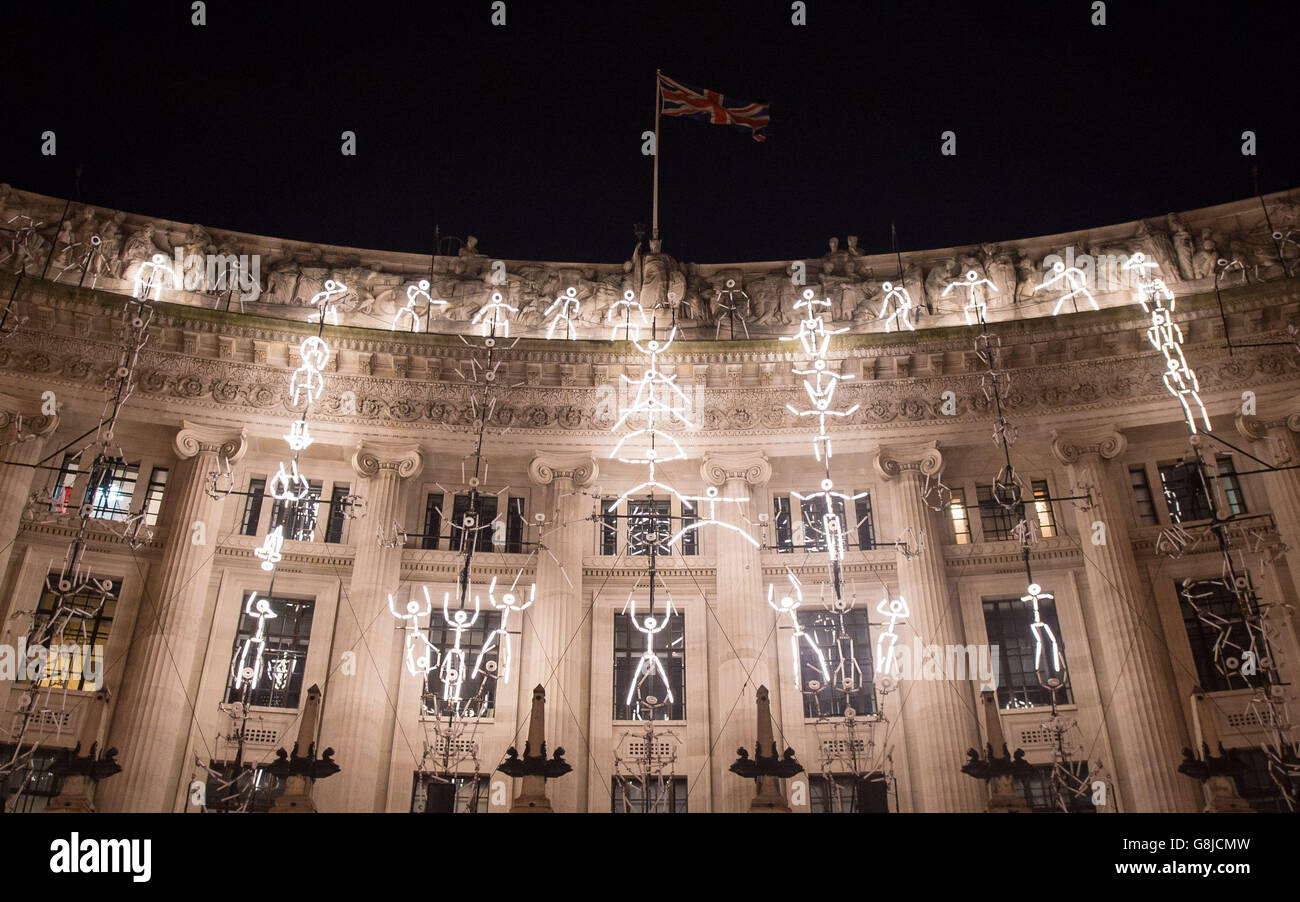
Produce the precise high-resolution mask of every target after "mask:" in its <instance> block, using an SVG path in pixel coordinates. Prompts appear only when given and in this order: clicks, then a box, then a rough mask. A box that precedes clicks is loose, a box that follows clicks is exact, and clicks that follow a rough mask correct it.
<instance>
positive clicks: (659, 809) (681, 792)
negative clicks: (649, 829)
mask: <svg viewBox="0 0 1300 902" xmlns="http://www.w3.org/2000/svg"><path fill="white" fill-rule="evenodd" d="M643 783H644V785H643ZM609 810H610V812H611V813H613V814H686V813H687V812H686V778H685V777H669V776H664V777H658V776H649V777H644V778H643V777H622V778H620V777H614V778H613V779H612V780H611V781H610V809H609Z"/></svg>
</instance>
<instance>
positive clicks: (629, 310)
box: [605, 288, 646, 342]
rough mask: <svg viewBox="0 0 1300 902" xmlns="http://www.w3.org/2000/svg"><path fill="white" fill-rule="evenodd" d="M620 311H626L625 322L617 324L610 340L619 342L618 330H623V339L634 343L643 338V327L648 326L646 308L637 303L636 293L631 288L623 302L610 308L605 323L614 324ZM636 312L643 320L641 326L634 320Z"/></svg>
mask: <svg viewBox="0 0 1300 902" xmlns="http://www.w3.org/2000/svg"><path fill="white" fill-rule="evenodd" d="M620 309H622V310H623V311H624V313H623V322H621V323H617V322H615V324H614V328H613V329H612V330H611V331H610V333H609V340H610V341H618V330H619V329H622V330H623V337H624V338H625V339H627V340H628V341H633V342H634V341H636V340H637V339H638V338H640V337H641V326H644V325H646V318H645V308H643V307H642V306H641V304H640V302H638V301H637V299H636V292H635V291H633V290H632V289H630V288H629V289H628V290H627V291H625V292H623V298H622V300H618V301H615V302H614V303H613V305H612V306H611V307H610V308H609V313H607V314H605V321H606V322H614V321H615V320H616V319H617V318H618V311H619V310H620ZM634 312H635V313H636V315H637V316H638V317H639V318H640V320H641V322H640V323H639V324H638V323H636V322H634V321H633V320H632V314H633V313H634Z"/></svg>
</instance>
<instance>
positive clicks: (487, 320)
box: [470, 291, 519, 338]
mask: <svg viewBox="0 0 1300 902" xmlns="http://www.w3.org/2000/svg"><path fill="white" fill-rule="evenodd" d="M503 310H505V311H508V312H510V313H518V312H519V308H517V307H511V306H510V305H509V304H507V303H506V302H505V298H504V297H503V296H502V294H501V292H499V291H494V292H492V299H491V301H489V302H488V303H486V304H484V305H483V306H482V307H480V308H479V311H478V313H475V314H474V318H473V319H472V320H470V322H471V323H472V324H474V325H476V326H477V325H478V324H479V322H480V321H481V322H482V323H483V335H484V336H485V337H490V336H492V335H493V334H494V333H495V332H496V327H497V324H498V323H500V325H501V337H502V338H509V337H510V319H509V318H508V317H506V316H504V315H503V316H498V314H499V313H500V312H501V311H503ZM489 311H490V312H491V314H492V315H491V316H487V315H486V314H487V313H488V312H489Z"/></svg>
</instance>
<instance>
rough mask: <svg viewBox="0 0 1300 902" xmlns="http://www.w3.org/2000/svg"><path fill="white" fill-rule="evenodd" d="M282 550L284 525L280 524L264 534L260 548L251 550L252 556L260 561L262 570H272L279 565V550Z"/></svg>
mask: <svg viewBox="0 0 1300 902" xmlns="http://www.w3.org/2000/svg"><path fill="white" fill-rule="evenodd" d="M283 548H284V525H283V524H281V525H280V526H277V527H276V528H275V529H273V530H271V531H270V532H268V533H267V534H266V538H265V539H263V540H262V547H261V548H255V549H253V554H254V555H256V556H257V557H259V558H261V559H262V569H263V570H267V571H270V570H274V569H275V565H276V564H278V563H280V558H281V554H280V552H281V549H283Z"/></svg>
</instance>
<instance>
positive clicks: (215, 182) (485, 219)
mask: <svg viewBox="0 0 1300 902" xmlns="http://www.w3.org/2000/svg"><path fill="white" fill-rule="evenodd" d="M1091 5H1092V4H1091V2H1090V0H1070V2H1036V3H1001V2H983V3H967V4H962V5H960V6H959V5H957V4H951V3H925V2H918V0H909V2H884V0H870V2H868V0H862V2H851V3H850V2H832V0H808V24H807V25H806V26H803V27H795V26H793V25H791V24H790V16H791V11H790V3H789V2H725V0H724V2H707V3H680V4H679V3H665V2H655V3H651V2H617V3H598V2H593V0H586V2H560V0H545V2H533V0H529V2H525V0H507V25H506V26H505V27H494V26H492V25H491V24H490V21H489V18H490V14H491V9H490V6H491V4H490V2H489V0H472V2H453V3H428V4H420V5H419V7H415V5H414V4H412V5H411V8H408V7H407V5H405V4H403V5H396V4H392V5H390V4H384V3H378V2H366V3H330V4H326V3H312V4H293V5H290V4H281V3H238V2H231V0H209V2H208V4H207V20H208V24H207V25H205V26H203V27H195V26H192V25H191V24H190V15H191V13H190V3H189V2H169V3H163V2H142V3H130V4H127V3H95V4H89V3H87V4H52V3H38V4H21V6H22V7H28V6H32V7H38V8H36V9H22V8H15V5H14V4H10V5H8V6H7V8H6V9H5V12H4V14H3V16H4V26H3V29H4V34H3V36H2V37H0V52H2V55H3V60H2V62H0V65H2V66H3V72H2V74H3V80H2V81H0V84H2V85H3V88H2V89H3V91H4V101H3V106H2V107H0V109H3V115H2V117H0V121H3V126H2V128H3V131H2V132H0V181H4V182H9V183H10V184H12V185H13V186H14V187H15V188H19V189H24V190H32V191H37V192H41V193H44V194H51V195H56V196H60V197H67V196H69V195H70V194H73V192H74V177H73V173H74V170H75V169H76V167H77V166H78V165H80V166H81V167H82V176H81V181H80V199H81V200H84V201H85V202H87V203H93V204H99V205H102V206H107V207H114V208H120V209H124V210H129V211H132V212H136V213H143V214H149V215H153V216H158V217H160V218H166V219H174V220H179V221H183V222H199V223H202V224H203V225H205V226H208V227H210V228H228V229H235V230H240V231H246V232H254V233H259V234H265V235H273V236H280V237H285V238H294V239H300V240H306V241H317V242H323V243H329V244H340V245H349V246H356V247H363V248H379V249H385V250H397V251H411V252H417V253H428V252H429V251H430V250H431V249H432V247H433V234H434V226H435V224H437V225H438V226H440V228H441V230H442V233H443V234H450V235H458V236H464V235H466V234H470V233H473V234H475V235H477V236H478V238H479V241H480V248H481V250H483V251H484V252H485V253H487V254H490V255H492V256H494V257H501V258H514V259H538V260H557V261H585V262H610V261H618V260H625V259H627V258H628V257H629V255H630V253H631V251H632V248H633V246H634V244H635V241H636V239H635V237H634V235H633V225H634V224H635V223H638V222H642V223H647V224H648V223H649V221H650V186H651V163H650V158H648V157H645V156H643V155H642V154H641V137H640V136H641V133H642V131H644V130H646V129H650V128H652V127H653V113H654V108H653V100H654V85H655V83H654V73H655V69H656V68H662V69H663V71H664V72H665V73H666V74H668V75H670V76H672V77H674V78H676V79H678V80H680V81H683V82H686V83H689V84H693V85H698V86H701V87H705V88H711V89H715V90H719V91H722V92H724V93H726V94H729V95H733V96H735V97H738V98H741V99H743V100H749V101H764V102H770V103H771V105H772V124H771V127H770V129H769V138H768V141H767V142H766V143H765V144H759V143H756V142H754V141H753V140H752V139H751V138H749V137H748V136H747V135H746V134H744V133H742V132H741V131H738V130H735V129H731V128H726V127H720V126H713V125H708V124H705V123H702V122H696V121H691V120H685V119H665V120H664V122H663V129H662V144H661V151H662V157H661V161H662V162H661V165H662V182H663V187H662V196H661V205H662V211H661V228H662V232H663V237H664V241H665V250H667V251H668V252H670V253H672V254H673V255H674V256H676V257H677V258H679V259H683V260H690V261H698V262H722V261H745V260H774V259H783V258H784V259H789V258H792V257H800V256H812V255H818V256H819V255H820V254H822V253H824V251H825V239H826V238H827V237H828V236H830V235H832V234H834V235H839V236H844V235H846V234H849V233H855V234H858V235H859V236H860V244H861V246H862V247H863V248H864V249H865V250H866V251H868V252H882V251H887V250H889V225H890V222H891V220H892V221H894V222H896V223H897V225H898V232H899V239H900V242H901V244H902V248H903V249H904V250H909V249H918V248H931V247H944V246H949V245H956V244H968V243H974V242H979V241H1003V240H1010V239H1015V238H1019V237H1025V236H1034V235H1041V234H1047V233H1052V232H1058V231H1067V230H1072V229H1081V228H1088V227H1092V226H1100V225H1106V224H1109V223H1112V222H1121V221H1126V220H1131V219H1136V218H1138V217H1143V216H1148V217H1154V216H1159V215H1163V214H1164V213H1167V212H1169V211H1171V210H1183V209H1191V208H1195V207H1200V206H1205V205H1208V204H1215V203H1221V202H1225V201H1230V200H1235V199H1238V198H1242V197H1247V196H1250V195H1251V194H1253V193H1254V183H1253V181H1252V177H1251V165H1252V164H1255V165H1257V166H1258V167H1259V178H1260V188H1261V190H1262V191H1264V192H1269V191H1276V190H1281V189H1285V188H1292V187H1297V186H1300V153H1297V150H1298V149H1300V141H1298V140H1297V135H1298V131H1300V130H1298V128H1297V102H1296V101H1297V96H1298V93H1300V74H1298V72H1300V70H1297V68H1296V63H1295V60H1296V56H1297V42H1296V34H1297V29H1296V27H1295V12H1294V8H1288V7H1286V6H1282V5H1260V4H1254V3H1250V2H1234V3H1231V4H1228V3H1222V4H1177V5H1175V4H1160V3H1149V2H1137V0H1113V2H1109V3H1107V10H1106V15H1107V24H1106V25H1105V26H1102V27H1097V26H1093V25H1091V24H1090V23H1089V18H1090V16H1091V14H1092V13H1091ZM417 10H418V11H417ZM345 129H346V130H352V131H354V132H356V134H357V155H356V156H355V157H345V156H343V155H342V154H341V153H340V145H341V140H340V134H341V132H343V131H344V130H345ZM949 129H951V130H953V131H955V132H956V133H957V156H956V157H955V158H946V157H943V156H941V155H940V153H939V148H940V133H941V132H943V131H945V130H949ZM1247 129H1249V130H1252V131H1254V132H1255V133H1256V134H1257V136H1258V155H1257V156H1256V157H1254V158H1248V157H1243V156H1242V154H1241V133H1242V132H1243V131H1244V130H1247ZM45 130H53V131H54V132H55V133H56V135H57V150H58V152H57V155H56V156H54V157H44V156H41V154H40V135H41V132H43V131H45Z"/></svg>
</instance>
